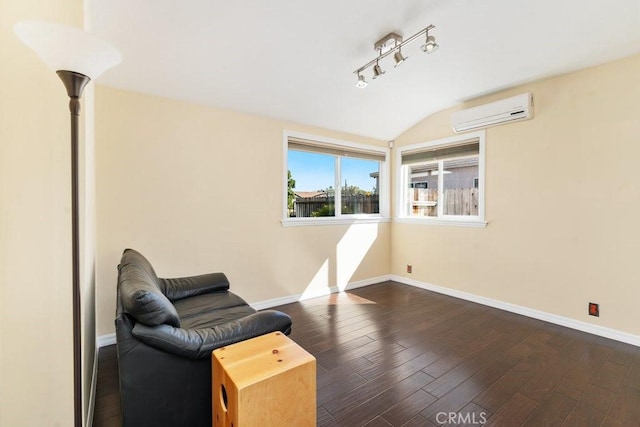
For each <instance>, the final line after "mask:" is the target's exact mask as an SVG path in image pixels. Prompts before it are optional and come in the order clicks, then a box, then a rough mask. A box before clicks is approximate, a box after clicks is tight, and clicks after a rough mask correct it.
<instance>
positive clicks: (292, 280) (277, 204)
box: [96, 86, 390, 335]
mask: <svg viewBox="0 0 640 427" xmlns="http://www.w3.org/2000/svg"><path fill="white" fill-rule="evenodd" d="M284 129H289V130H297V131H301V132H308V133H312V134H316V135H322V136H328V137H333V138H340V139H346V140H351V141H355V142H361V143H372V144H377V145H384V143H383V142H381V141H376V140H371V139H366V138H361V137H354V136H349V135H344V134H339V133H335V132H330V131H326V130H321V129H315V128H311V127H307V126H302V125H297V124H293V123H288V122H283V121H279V120H274V119H269V118H264V117H259V116H255V115H249V114H241V113H236V112H231V111H226V110H220V109H215V108H210V107H204V106H200V105H195V104H191V103H186V102H180V101H174V100H169V99H165V98H160V97H154V96H148V95H142V94H139V93H135V92H128V91H122V90H117V89H112V88H107V87H102V86H98V87H97V90H96V135H97V141H96V159H97V178H96V180H97V212H98V220H97V224H98V285H97V301H98V335H105V334H109V333H112V332H113V331H114V326H113V321H114V313H115V299H116V277H117V274H116V273H117V272H116V266H117V264H118V262H119V260H120V256H121V255H122V251H123V249H125V248H135V249H137V250H139V251H141V252H142V253H143V254H144V255H146V256H147V258H149V260H150V261H151V262H152V264H153V265H154V267H155V268H156V271H157V273H158V275H159V276H161V277H172V276H182V275H193V274H200V273H207V272H211V271H223V272H225V273H226V274H227V276H228V277H229V279H230V281H231V286H232V290H233V291H234V292H236V293H238V294H239V295H241V296H242V297H244V298H245V299H247V300H248V301H249V302H262V301H267V300H271V299H275V298H280V297H286V296H290V295H295V294H301V293H303V292H305V291H307V290H318V289H322V288H327V287H328V286H336V285H338V284H345V283H347V282H355V281H359V280H365V279H369V278H373V277H378V276H381V275H386V274H388V273H389V269H390V267H389V245H390V243H389V242H390V233H389V230H390V224H388V223H387V224H380V225H376V224H374V225H371V224H363V225H357V226H351V227H349V226H340V225H336V226H311V227H283V226H282V225H281V223H280V219H281V215H282V206H283V148H282V147H283V145H282V144H283V143H282V139H283V130H284Z"/></svg>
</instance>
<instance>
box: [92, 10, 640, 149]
mask: <svg viewBox="0 0 640 427" xmlns="http://www.w3.org/2000/svg"><path fill="white" fill-rule="evenodd" d="M88 6H89V7H88V10H89V19H90V22H91V28H92V30H93V32H94V33H95V34H97V35H98V36H100V37H102V38H104V39H106V40H109V41H111V42H112V43H113V44H115V45H116V46H117V47H118V48H119V49H120V50H121V51H122V53H123V56H124V61H123V63H122V64H121V65H119V66H118V67H116V68H114V69H112V70H109V71H108V72H107V73H105V75H104V76H103V77H101V78H100V80H99V83H101V84H104V85H107V86H112V87H117V88H122V89H130V90H135V91H139V92H144V93H150V94H155V95H160V96H165V97H170V98H175V99H182V100H187V101H192V102H196V103H201V104H207V105H212V106H216V107H222V108H228V109H232V110H237V111H243V112H249V113H257V114H260V115H265V116H269V117H274V118H280V119H285V120H291V121H294V122H298V123H304V124H309V125H315V126H320V127H323V128H327V129H334V130H339V131H345V132H350V133H354V134H358V135H364V136H371V137H374V138H379V139H383V140H390V139H393V138H395V137H396V136H398V135H399V134H401V133H402V132H404V131H405V130H407V129H408V128H410V127H411V126H413V125H414V124H416V123H417V122H419V121H420V120H422V119H424V118H425V117H427V116H429V115H430V114H433V113H434V112H437V111H439V110H442V109H444V108H447V107H450V106H452V105H454V104H456V103H458V102H461V101H463V100H466V99H470V98H474V97H477V96H479V95H482V94H486V93H490V92H494V91H496V90H500V89H504V88H507V87H510V86H514V85H516V84H519V83H523V82H526V81H531V80H534V79H538V78H541V77H545V76H550V75H554V74H559V73H564V72H567V71H572V70H576V69H580V68H584V67H588V66H591V65H595V64H599V63H603V62H607V61H610V60H613V59H616V58H621V57H624V56H629V55H632V54H635V53H640V1H639V0H483V1H481V0H396V1H393V0H322V1H313V2H312V1H305V0H233V1H216V0H189V1H177V0H134V1H132V0H109V1H104V0H88ZM429 24H433V25H435V26H436V28H435V29H434V30H432V31H431V34H432V35H434V36H436V39H437V41H438V43H439V45H440V49H439V50H438V51H437V52H434V53H433V54H431V55H426V54H424V53H422V51H421V50H420V45H421V44H422V39H420V40H416V41H415V42H413V43H412V44H410V45H409V46H407V48H405V49H403V53H404V54H405V55H408V56H409V59H408V60H407V61H406V62H405V63H404V64H402V66H400V67H398V68H397V69H393V67H392V65H391V62H392V59H391V57H388V58H387V59H388V60H389V62H387V61H385V62H384V63H382V64H381V65H382V66H383V68H384V69H386V70H387V73H386V74H385V75H384V76H382V77H381V78H380V79H377V80H375V81H372V80H371V75H370V70H368V71H366V72H365V74H366V76H367V80H369V82H370V84H369V86H368V87H366V88H365V89H358V88H356V87H355V82H356V77H355V75H354V74H353V71H354V70H356V69H357V68H359V67H360V66H362V65H364V64H365V63H367V62H369V61H370V60H371V59H374V58H375V56H376V55H377V52H375V51H374V49H373V44H374V42H375V41H377V40H378V39H380V38H381V37H382V36H384V35H385V34H387V33H389V32H391V31H394V32H397V33H399V34H401V35H403V36H404V37H405V38H407V37H408V36H410V35H412V34H414V33H416V32H418V31H420V30H421V29H423V28H425V27H426V26H428V25H429Z"/></svg>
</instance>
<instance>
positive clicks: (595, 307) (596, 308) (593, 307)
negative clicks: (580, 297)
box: [589, 302, 600, 317]
mask: <svg viewBox="0 0 640 427" xmlns="http://www.w3.org/2000/svg"><path fill="white" fill-rule="evenodd" d="M589 316H596V317H600V305H599V304H597V303H595V302H590V303H589Z"/></svg>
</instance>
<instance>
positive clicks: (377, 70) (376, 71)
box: [373, 61, 386, 79]
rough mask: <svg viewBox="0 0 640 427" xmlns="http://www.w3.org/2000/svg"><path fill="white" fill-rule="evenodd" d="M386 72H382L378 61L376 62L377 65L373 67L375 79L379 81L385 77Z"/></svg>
mask: <svg viewBox="0 0 640 427" xmlns="http://www.w3.org/2000/svg"><path fill="white" fill-rule="evenodd" d="M385 72H386V71H382V68H380V65H379V64H378V61H376V65H374V66H373V78H374V79H377V78H378V77H380V76H381V75H383V74H384V73H385Z"/></svg>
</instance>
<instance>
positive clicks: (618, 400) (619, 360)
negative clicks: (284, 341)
mask: <svg viewBox="0 0 640 427" xmlns="http://www.w3.org/2000/svg"><path fill="white" fill-rule="evenodd" d="M277 309H279V310H281V311H284V312H286V313H288V314H289V315H291V317H292V318H293V332H292V333H291V338H292V339H294V340H295V341H296V342H297V343H298V344H300V345H301V346H302V347H304V348H305V349H307V351H309V352H310V353H312V354H313V355H314V356H315V357H316V358H317V362H318V378H317V387H318V389H317V405H318V406H317V408H318V412H317V413H318V417H317V418H318V426H319V427H321V426H332V427H333V426H338V427H339V426H349V427H354V426H364V425H366V426H370V427H374V426H437V425H445V426H450V425H485V426H507V427H511V426H536V427H538V426H580V427H588V426H625V427H627V426H640V348H638V347H635V346H632V345H628V344H624V343H620V342H617V341H613V340H609V339H606V338H602V337H597V336H594V335H590V334H587V333H584V332H579V331H576V330H573V329H568V328H564V327H561V326H557V325H553V324H549V323H546V322H542V321H539V320H535V319H530V318H527V317H523V316H519V315H516V314H512V313H508V312H504V311H501V310H497V309H494V308H490V307H485V306H482V305H478V304H474V303H470V302H467V301H463V300H459V299H456V298H452V297H448V296H445V295H440V294H437V293H433V292H429V291H426V290H422V289H418V288H414V287H410V286H406V285H402V284H398V283H394V282H385V283H381V284H377V285H372V286H368V287H365V288H360V289H355V290H353V291H350V292H349V293H348V294H341V295H333V296H331V297H323V298H318V299H314V300H307V301H304V302H301V303H295V304H288V305H284V306H281V307H278V308H277ZM93 425H94V426H95V427H102V426H110V427H111V426H113V427H116V426H120V425H121V421H120V408H119V394H118V372H117V358H116V354H115V346H111V347H105V348H102V349H101V350H100V354H99V366H98V384H97V393H96V406H95V412H94V423H93ZM179 427H181V426H179Z"/></svg>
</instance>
